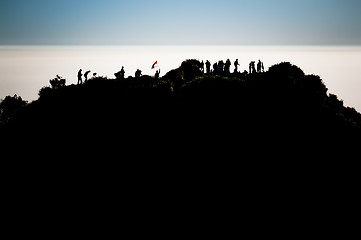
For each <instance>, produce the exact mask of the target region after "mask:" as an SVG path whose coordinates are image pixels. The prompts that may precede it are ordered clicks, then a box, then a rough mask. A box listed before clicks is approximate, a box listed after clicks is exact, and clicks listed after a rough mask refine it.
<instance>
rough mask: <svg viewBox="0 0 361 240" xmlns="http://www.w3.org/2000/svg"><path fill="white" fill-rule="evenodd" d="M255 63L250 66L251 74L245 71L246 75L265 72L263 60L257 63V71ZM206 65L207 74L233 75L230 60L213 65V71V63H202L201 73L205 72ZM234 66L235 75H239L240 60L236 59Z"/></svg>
mask: <svg viewBox="0 0 361 240" xmlns="http://www.w3.org/2000/svg"><path fill="white" fill-rule="evenodd" d="M255 63H256V62H255V61H252V62H250V64H249V72H247V71H245V73H249V74H251V73H256V72H257V73H260V72H264V65H263V62H261V60H258V63H257V70H256V65H255ZM204 65H205V66H206V73H207V74H210V73H216V74H222V73H225V74H228V73H231V72H230V67H231V65H232V63H231V61H230V60H229V59H227V61H226V62H223V60H220V61H218V62H216V63H214V64H213V69H212V70H211V63H210V62H209V61H208V60H207V61H206V62H205V63H204V62H203V61H202V62H201V71H202V72H204ZM233 65H234V73H238V66H239V65H240V64H239V62H238V59H236V61H234V63H233Z"/></svg>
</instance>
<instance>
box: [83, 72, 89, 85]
mask: <svg viewBox="0 0 361 240" xmlns="http://www.w3.org/2000/svg"><path fill="white" fill-rule="evenodd" d="M89 73H90V70H89V71H86V72H85V73H84V82H85V83H86V82H87V81H88V74H89Z"/></svg>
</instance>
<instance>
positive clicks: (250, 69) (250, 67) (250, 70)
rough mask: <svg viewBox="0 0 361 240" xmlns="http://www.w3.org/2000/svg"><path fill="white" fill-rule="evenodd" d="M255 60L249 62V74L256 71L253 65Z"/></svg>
mask: <svg viewBox="0 0 361 240" xmlns="http://www.w3.org/2000/svg"><path fill="white" fill-rule="evenodd" d="M255 64H256V62H255V61H252V62H251V63H250V64H249V74H252V73H255V72H256V66H255Z"/></svg>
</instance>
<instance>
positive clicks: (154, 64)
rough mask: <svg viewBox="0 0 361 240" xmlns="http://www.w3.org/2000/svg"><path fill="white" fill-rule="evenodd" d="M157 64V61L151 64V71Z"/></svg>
mask: <svg viewBox="0 0 361 240" xmlns="http://www.w3.org/2000/svg"><path fill="white" fill-rule="evenodd" d="M157 64H158V61H155V63H153V65H152V69H154V68H155V67H156V65H157Z"/></svg>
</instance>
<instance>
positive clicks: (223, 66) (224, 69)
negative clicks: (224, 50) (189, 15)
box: [78, 59, 264, 84]
mask: <svg viewBox="0 0 361 240" xmlns="http://www.w3.org/2000/svg"><path fill="white" fill-rule="evenodd" d="M231 65H232V63H231V60H229V59H227V61H226V62H223V60H220V61H218V62H216V63H214V64H213V69H212V70H211V63H210V62H209V61H208V60H207V61H206V62H205V63H204V62H203V61H202V62H201V67H200V68H201V71H202V72H204V66H205V67H206V69H205V70H206V73H207V74H211V73H215V74H223V73H224V74H229V73H231V71H230V67H231ZM233 65H234V73H238V66H239V65H240V64H239V63H238V59H236V61H234V63H233ZM90 72H91V71H86V72H85V73H84V82H87V81H88V74H89V73H90ZM260 72H264V65H263V62H261V60H258V63H257V68H256V62H255V61H252V62H250V64H249V72H247V71H244V73H246V74H248V73H249V74H252V73H260ZM159 75H160V69H159V70H157V71H156V72H155V75H154V78H155V79H158V78H159ZM82 76H83V74H82V69H80V70H79V72H78V84H82V83H83V79H82ZM95 76H96V73H93V77H95ZM114 76H115V78H116V79H118V80H119V79H124V78H125V70H124V66H122V69H121V70H120V71H119V72H116V73H114ZM141 76H142V71H141V70H139V69H137V71H136V72H135V78H140V77H141Z"/></svg>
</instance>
